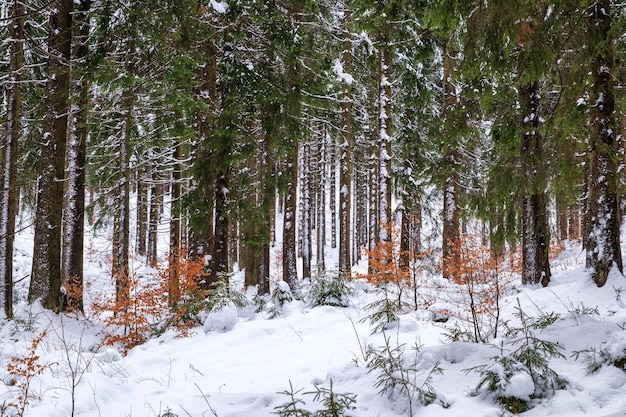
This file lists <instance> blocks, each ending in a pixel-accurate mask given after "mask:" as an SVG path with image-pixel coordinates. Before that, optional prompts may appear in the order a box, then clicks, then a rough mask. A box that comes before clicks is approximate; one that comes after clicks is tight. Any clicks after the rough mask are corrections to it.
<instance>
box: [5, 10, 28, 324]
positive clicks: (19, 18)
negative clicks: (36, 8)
mask: <svg viewBox="0 0 626 417" xmlns="http://www.w3.org/2000/svg"><path fill="white" fill-rule="evenodd" d="M25 12H26V7H25V6H24V3H23V2H22V1H20V0H14V2H13V4H12V6H11V12H10V13H11V29H10V31H11V41H10V44H9V54H10V56H9V74H8V81H7V83H6V87H5V88H6V103H7V122H6V133H5V142H4V149H3V152H2V195H0V285H2V290H1V291H0V304H1V305H2V308H3V309H4V313H5V315H6V317H7V318H8V319H11V318H12V317H13V242H14V238H15V216H16V215H17V208H18V199H19V189H18V182H17V152H18V141H19V137H20V130H21V123H20V122H21V116H22V115H21V113H22V85H21V80H22V69H23V67H24V16H25Z"/></svg>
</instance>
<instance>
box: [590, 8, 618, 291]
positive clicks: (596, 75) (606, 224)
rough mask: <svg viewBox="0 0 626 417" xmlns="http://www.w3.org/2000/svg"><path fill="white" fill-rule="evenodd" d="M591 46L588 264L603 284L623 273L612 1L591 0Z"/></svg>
mask: <svg viewBox="0 0 626 417" xmlns="http://www.w3.org/2000/svg"><path fill="white" fill-rule="evenodd" d="M587 34H588V36H589V38H588V39H589V42H590V43H589V47H590V50H591V51H592V60H591V76H592V80H593V82H592V83H591V87H590V88H591V90H590V91H589V102H590V103H593V105H592V106H591V108H590V111H589V126H590V133H589V146H590V149H589V160H590V167H589V180H588V187H589V197H588V219H589V236H588V244H587V248H586V264H587V268H589V269H590V271H591V278H592V279H593V280H594V282H595V283H596V285H598V287H602V286H603V285H604V284H605V283H606V281H607V278H608V275H609V272H610V270H611V268H613V267H617V269H618V270H619V271H620V272H622V254H621V249H620V221H619V204H618V198H617V195H618V174H617V168H618V164H617V157H616V155H617V152H616V147H617V141H616V139H615V128H616V124H615V98H614V85H613V76H614V72H615V71H616V69H615V67H614V61H613V34H612V18H611V1H609V0H598V1H591V2H590V8H589V17H588V19H587Z"/></svg>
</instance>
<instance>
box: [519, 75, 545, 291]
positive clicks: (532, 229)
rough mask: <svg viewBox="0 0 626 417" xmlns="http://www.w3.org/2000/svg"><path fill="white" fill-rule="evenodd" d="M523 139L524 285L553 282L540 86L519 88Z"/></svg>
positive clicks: (536, 84) (521, 156)
mask: <svg viewBox="0 0 626 417" xmlns="http://www.w3.org/2000/svg"><path fill="white" fill-rule="evenodd" d="M519 99H520V107H521V110H522V118H523V122H522V124H523V126H524V136H523V138H522V149H521V155H520V159H521V167H522V174H523V175H524V182H523V186H522V282H523V283H525V284H527V283H530V284H538V283H541V285H543V286H544V287H545V286H546V285H548V283H549V282H550V275H551V273H550V261H549V259H548V252H549V249H550V247H549V245H550V231H549V229H548V215H547V209H546V195H545V184H546V170H545V164H544V150H543V148H544V137H543V135H541V133H540V131H539V129H540V128H541V124H542V118H541V116H540V115H541V108H540V99H541V94H540V90H539V83H538V82H535V83H533V84H530V85H521V86H520V87H519Z"/></svg>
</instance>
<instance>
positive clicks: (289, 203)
mask: <svg viewBox="0 0 626 417" xmlns="http://www.w3.org/2000/svg"><path fill="white" fill-rule="evenodd" d="M290 142H291V146H292V147H293V148H297V146H298V145H297V143H296V142H295V140H293V139H291V140H290ZM290 153H291V155H288V157H287V158H288V160H287V162H286V165H287V173H286V174H287V188H286V194H285V208H284V210H285V214H284V221H283V281H285V282H286V283H287V284H289V288H291V292H292V293H293V294H294V295H296V296H299V295H300V287H299V285H300V284H299V282H298V269H297V264H296V252H297V248H296V221H295V220H296V210H297V205H296V200H297V195H296V189H297V181H298V161H297V154H298V152H297V149H293V150H292V151H291V152H290Z"/></svg>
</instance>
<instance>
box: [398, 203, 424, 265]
mask: <svg viewBox="0 0 626 417" xmlns="http://www.w3.org/2000/svg"><path fill="white" fill-rule="evenodd" d="M421 233H422V229H421V207H420V205H419V204H417V205H416V206H415V207H412V205H405V206H404V210H402V230H401V233H400V261H401V265H402V267H403V268H409V266H410V263H411V261H414V260H416V259H417V257H418V255H419V254H420V251H421V249H422V248H421V246H422V241H421Z"/></svg>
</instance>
